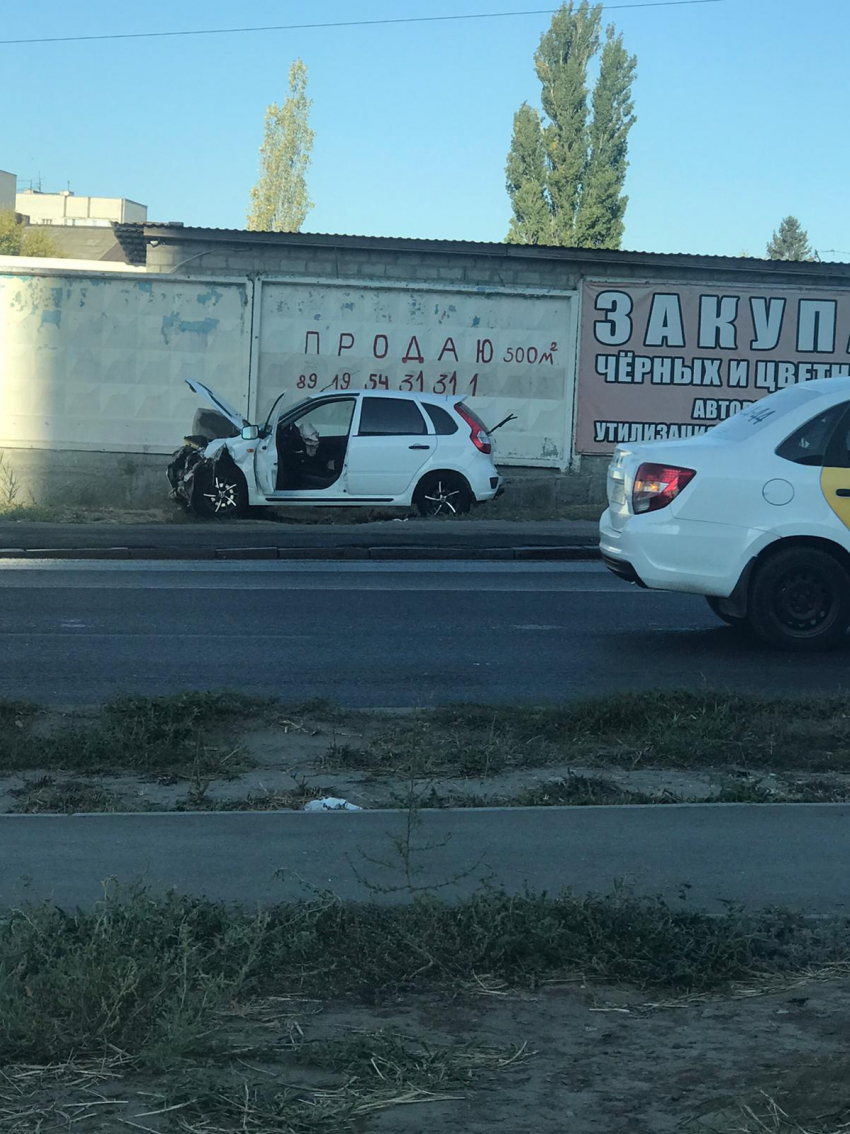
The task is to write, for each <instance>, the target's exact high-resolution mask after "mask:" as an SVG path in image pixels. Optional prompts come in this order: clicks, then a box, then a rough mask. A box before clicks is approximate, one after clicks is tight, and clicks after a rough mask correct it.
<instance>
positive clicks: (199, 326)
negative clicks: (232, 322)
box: [160, 315, 218, 346]
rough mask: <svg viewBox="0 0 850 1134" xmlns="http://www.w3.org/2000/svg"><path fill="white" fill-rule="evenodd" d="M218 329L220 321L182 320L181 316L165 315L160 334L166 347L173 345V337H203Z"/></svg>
mask: <svg viewBox="0 0 850 1134" xmlns="http://www.w3.org/2000/svg"><path fill="white" fill-rule="evenodd" d="M217 327H218V319H181V317H180V316H179V315H163V317H162V327H161V328H160V334H161V335H162V338H163V340H164V342H165V345H166V346H170V345H171V336H172V335H174V334H178V335H203V336H205V337H206V336H207V335H209V334H210V332H211V331H214V330H216V328H217Z"/></svg>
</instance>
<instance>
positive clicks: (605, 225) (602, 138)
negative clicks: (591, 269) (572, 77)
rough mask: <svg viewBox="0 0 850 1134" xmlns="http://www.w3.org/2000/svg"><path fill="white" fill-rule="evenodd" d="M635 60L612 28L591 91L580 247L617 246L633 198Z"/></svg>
mask: <svg viewBox="0 0 850 1134" xmlns="http://www.w3.org/2000/svg"><path fill="white" fill-rule="evenodd" d="M636 66H637V59H636V57H635V56H634V55H629V53H628V52H627V51H626V49H625V48H624V47H623V37H622V36H621V35H615V33H614V29H613V28H612V27H609V28H608V29H607V31H606V35H605V46H604V47H603V48H602V60H601V65H600V68H599V78H598V79H597V81H596V86H595V87H594V90H593V119H592V121H591V125H590V157H589V160H588V163H587V169H586V171H585V175H584V180H583V182H582V190H581V200H580V202H579V208H578V214H577V216H576V223H575V239H576V244H577V245H578V246H579V247H580V248H619V247H620V244H621V242H622V239H623V231H624V227H625V226H624V225H623V217H624V215H625V212H626V205H627V204H628V203H629V198H628V197H626V196H624V194H623V184H624V182H625V180H626V169H627V167H628V164H629V163H628V159H627V156H626V155H627V153H628V145H629V131H630V130H631V128H632V126H633V125H634V123H635V116H634V113H633V111H634V105H635V104H634V102H633V101H632V83H633V82H634V77H635V67H636Z"/></svg>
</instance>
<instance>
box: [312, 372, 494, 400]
mask: <svg viewBox="0 0 850 1134" xmlns="http://www.w3.org/2000/svg"><path fill="white" fill-rule="evenodd" d="M319 382H320V379H319V376H318V374H299V376H298V381H297V382H296V383H295V384H296V386H297V388H298V389H299V390H318V391H319V392H320V393H324V392H325V390H401V391H407V392H409V393H416V394H448V395H450V396H452V397H454V396H455V395H458V394H460V395H461V396H464V395H469V396H470V397H475V395H476V394H477V393H478V375H477V374H473V375H472V377H471V378H470V379H469V381H468V382H467V381H466V380H465V379H463V378H458V374H457V371H456V370H451V371H448V372H446V373H445V374H440V375H439V376H438V377H437V378H431V377H426V375H425V372H424V370H418V371H414V372H412V373H410V374H405V375H404V377H403V378H400V379H399V378H393V377H392V376H391V375H389V374H380V373H373V374H370V375H369V377H368V379H366V381H363V382H357V381H355V380H354V379H352V377H351V374H350V373H348V371H343V372H342V373H341V374H335V375H334V376H333V378H332V379H331V381H330V382H328V384H327V385H326V386H321V387H320V385H319Z"/></svg>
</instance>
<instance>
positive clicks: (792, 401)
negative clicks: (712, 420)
mask: <svg viewBox="0 0 850 1134" xmlns="http://www.w3.org/2000/svg"><path fill="white" fill-rule="evenodd" d="M825 393H826V391H825V390H813V389H811V387H807V386H789V387H788V389H787V390H779V391H778V392H777V393H775V394H769V395H768V396H767V397H766V398H762V400H761V401H758V402H756V403H755V404H754V405H751V406H748V407H747V408H746V409H743V410H741V412H740V413H736V414H735V416H734V417H730V418H727V419H726V421H721V422H720V424H719V425H715V427H714V428H713V429H712V431H711V435H712V436H713V437H722V438H723V440H724V441H746V440H747V438H748V437H752V436H753V434H754V433H758V431H759V430H760V429H764V428H765V427H766V426H768V425H773V423H774V422H776V421H778V420H779V418H781V417H784V416H785V414H787V413H791V412H792V410H797V409H800V408H801V407H802V406H804V405H805V404H806V402H807V401H810V402H812V403H814V402H815V401H816V399H817V398H820V397H823V395H824V394H825ZM812 409H814V404H813V406H812Z"/></svg>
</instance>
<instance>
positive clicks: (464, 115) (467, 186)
mask: <svg viewBox="0 0 850 1134" xmlns="http://www.w3.org/2000/svg"><path fill="white" fill-rule="evenodd" d="M621 2H622V0H621ZM548 6H549V5H547V3H546V0H542V2H541V0H358V2H357V3H356V4H355V3H353V2H352V0H243V3H241V4H240V5H234V4H233V3H232V2H224V0H203V2H201V0H182V2H174V0H172V2H170V3H166V2H165V0H147V2H146V3H145V4H144V5H134V6H127V7H125V8H122V7H121V6H116V5H115V4H114V3H113V2H110V3H106V2H105V0H87V3H86V4H85V5H74V6H69V5H68V4H66V3H65V2H64V0H42V2H41V3H40V4H39V5H37V6H36V8H33V7H32V6H28V5H25V4H14V5H13V4H12V3H11V2H9V0H7V2H6V3H4V4H3V20H2V22H1V23H2V32H0V38H15V37H18V36H33V35H36V36H37V35H84V34H104V33H107V32H128V31H147V30H178V29H186V28H195V27H232V26H234V25H250V24H281V23H299V22H307V21H324V20H327V21H332V20H335V19H338V20H339V19H343V20H344V19H379V18H381V17H393V16H395V17H398V16H414V15H440V14H457V13H461V12H470V13H481V12H490V11H500V10H501V11H506V10H512V9H514V10H515V9H522V8H545V7H548ZM552 6H553V7H554V5H552ZM28 10H29V11H28ZM36 13H37V14H36ZM607 18H608V19H610V20H612V21H613V22H614V23H615V24H616V26H617V27H618V28H619V29H620V30H621V31H622V32H623V34H624V37H625V41H626V45H627V47H628V48H629V49H630V50H631V51H633V52H634V53H635V54H636V55H637V57H638V81H637V83H636V85H635V92H634V94H635V102H636V110H637V114H638V123H637V125H636V126H635V128H634V130H633V131H632V135H631V143H630V159H631V167H630V170H629V175H628V182H627V191H628V193H629V195H630V204H629V208H628V211H627V214H626V234H625V239H624V242H623V246H624V247H626V248H634V249H647V250H652V251H661V252H676V251H686V252H704V253H717V254H733V255H734V254H737V253H738V252H740V251H741V250H747V251H749V252H750V253H751V254H754V255H761V254H763V250H764V245H765V242H766V241H767V240H768V238H769V237H770V234H771V231H772V229H773V228H775V227H776V225H777V224H778V222H779V220H780V219H781V218H782V216H784V215H785V214H786V213H789V212H792V213H795V214H796V215H798V216H799V217H800V219H801V221H802V223H803V225H804V227H806V228H807V230H808V232H809V236H810V238H811V240H812V244H813V245H814V247H815V248H817V249H820V250H827V249H838V250H840V251H841V252H842V253H844V254H843V255H841V256H836V257H835V258H836V259H850V252H845V250H848V249H850V213H849V212H848V209H847V206H846V198H847V191H846V189H845V183H846V182H847V181H848V179H850V157H848V147H847V144H846V137H847V108H848V95H847V83H846V79H845V72H846V49H847V42H848V38H850V0H725V2H723V3H717V4H705V5H696V6H693V7H681V8H645V9H632V10H620V11H617V10H614V7H613V6H612V7H611V8H610V9H609V10H608V12H607ZM548 23H549V17H548V16H544V15H530V16H517V17H509V18H507V17H506V18H503V19H494V20H470V21H458V22H452V23H446V24H419V25H406V26H404V25H402V26H389V27H364V28H339V29H315V30H301V31H291V32H268V33H260V34H246V35H232V36H209V37H206V36H201V37H196V38H191V37H186V38H179V39H159V40H128V41H123V42H121V41H119V42H101V43H65V44H42V45H19V46H0V74H2V76H3V88H4V93H5V97H4V113H3V118H2V122H0V168H4V169H7V170H10V171H11V172H14V173H17V174H18V177H19V179H20V180H22V181H25V180H28V179H29V178H32V177H36V176H37V175H38V174H39V173H40V174H41V178H42V184H43V187H44V188H45V189H58V188H65V186H66V184H67V183H69V182H70V186H71V188H72V189H73V190H75V191H76V192H78V193H92V194H99V195H100V194H102V195H115V196H128V197H132V198H134V199H136V200H139V201H142V202H144V203H145V204H147V205H148V206H149V214H148V215H149V216H150V217H151V219H154V220H182V221H184V222H186V223H187V224H199V225H212V226H220V227H241V226H242V225H243V224H244V219H245V210H246V206H247V202H248V192H249V189H250V187H251V185H252V184H253V182H254V181H255V179H256V175H257V150H258V147H259V144H260V141H261V138H262V123H263V114H264V111H265V107H266V105H267V104H268V103H269V102H272V101H275V100H278V101H279V100H280V99H281V98H283V97H284V95H285V89H286V74H287V69H288V66H289V63H290V61H291V60H292V59H293V58H295V57H297V56H300V57H302V58H303V59H304V61H305V62H306V63H307V65H308V67H309V71H310V94H311V96H312V98H313V114H312V125H313V127H314V129H315V131H316V143H315V148H314V154H313V156H314V162H313V167H312V170H311V173H310V192H311V195H312V198H313V200H314V201H315V209H314V210H313V212H312V213H311V214H310V216H309V217H308V219H307V223H306V225H305V228H306V229H309V230H312V231H319V232H349V233H362V234H370V235H372V234H377V235H391V236H421V237H445V238H453V239H472V240H501V239H502V238H503V237H504V234H505V232H506V231H507V225H508V219H509V215H510V210H509V204H508V199H507V196H506V193H505V188H504V164H505V155H506V152H507V148H508V145H509V141H510V132H511V120H512V116H513V113H514V111H515V110H516V108H517V107H518V106H519V104H520V103H521V102H522V101H523V100H524V99H527V100H529V101H530V102H532V103H535V104H536V103H538V102H539V83H538V81H537V79H536V77H535V75H534V69H533V61H532V57H533V53H534V50H535V48H536V46H537V43H538V41H539V39H540V35H541V33H542V32H543V31H544V30H545V29H546V27H547V26H548Z"/></svg>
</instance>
